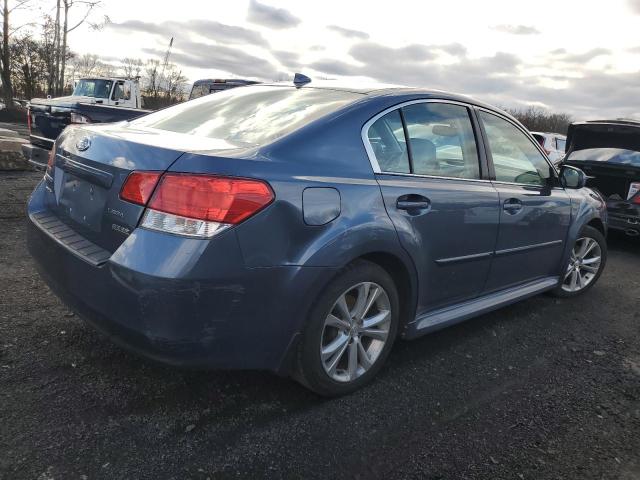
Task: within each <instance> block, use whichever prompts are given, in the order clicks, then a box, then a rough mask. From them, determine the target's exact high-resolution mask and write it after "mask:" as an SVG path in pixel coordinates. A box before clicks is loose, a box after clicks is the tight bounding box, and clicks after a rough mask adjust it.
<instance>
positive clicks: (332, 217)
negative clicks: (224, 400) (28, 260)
mask: <svg viewBox="0 0 640 480" xmlns="http://www.w3.org/2000/svg"><path fill="white" fill-rule="evenodd" d="M297 80H300V81H297V82H296V83H295V84H274V85H264V84H262V85H254V86H246V87H240V88H236V89H232V90H228V91H224V92H220V93H216V94H215V95H210V96H206V97H202V98H200V99H197V100H193V101H190V102H186V103H184V104H180V105H177V106H174V107H171V108H168V109H165V110H162V111H158V112H156V113H152V114H150V115H147V116H145V117H142V118H139V119H136V120H133V121H129V122H124V123H118V124H103V125H95V126H92V125H82V126H81V127H80V126H78V127H69V128H67V129H66V130H65V131H64V132H63V134H62V135H61V136H60V137H59V138H58V140H57V141H56V143H55V147H54V149H53V150H52V152H51V156H50V158H49V163H48V166H47V170H46V173H45V176H44V178H43V180H42V181H41V182H40V184H39V185H38V186H37V187H36V189H35V191H34V192H33V195H32V196H31V199H30V201H29V206H28V215H29V219H30V221H29V232H28V243H29V250H30V252H31V254H32V255H33V257H34V258H35V260H36V263H37V265H38V267H39V271H40V272H41V275H42V276H43V278H44V279H45V280H46V282H47V283H48V285H49V286H50V287H51V289H52V290H53V291H54V292H55V293H56V294H57V295H59V296H60V298H61V299H62V300H63V301H64V302H65V303H66V304H67V305H69V307H70V308H72V309H73V310H75V311H76V312H78V314H79V315H80V316H81V317H82V318H84V319H85V320H86V321H87V322H88V323H90V324H92V325H94V326H95V327H96V328H97V329H99V330H101V331H102V332H104V333H106V334H107V335H108V336H109V337H111V338H112V339H113V340H114V341H115V342H117V343H119V344H121V345H123V346H124V347H126V348H129V349H131V350H134V351H135V352H138V353H140V354H142V355H145V356H147V357H150V358H153V359H157V360H159V361H162V362H165V363H170V364H173V365H181V366H196V367H210V368H225V369H226V368H247V369H266V370H271V371H275V372H277V373H279V374H282V375H290V376H292V377H293V378H295V379H297V380H298V381H299V382H300V383H302V384H303V385H305V386H307V387H309V388H310V389H312V390H314V391H316V392H318V393H319V394H321V395H341V394H345V393H348V392H351V391H353V390H355V389H357V388H359V387H361V386H362V385H364V384H365V383H366V382H368V381H370V380H371V379H372V378H373V377H374V376H375V375H376V374H377V373H378V372H379V370H380V368H381V367H382V366H383V363H384V361H385V359H386V358H387V356H388V355H389V353H390V350H391V347H392V345H393V343H394V341H395V340H396V338H398V337H402V338H407V339H410V338H414V337H417V336H420V335H423V334H425V333H428V332H431V331H433V330H436V329H439V328H443V327H445V326H448V325H451V324H454V323H456V322H460V321H462V320H465V319H468V318H470V317H473V316H476V315H479V314H482V313H485V312H488V311H490V310H493V309H496V308H499V307H502V306H504V305H507V304H510V303H513V302H515V301H518V300H522V299H524V298H527V297H530V296H532V295H535V294H538V293H541V292H545V291H550V292H553V293H554V294H556V295H558V296H561V297H573V296H576V295H579V294H581V293H584V292H585V291H587V290H588V289H589V288H591V287H592V286H593V285H594V284H595V283H596V281H597V280H598V277H599V276H600V274H601V273H602V270H603V268H604V266H605V262H606V255H607V248H606V242H605V235H606V229H607V221H606V208H605V204H604V202H603V201H602V198H601V197H600V196H599V195H598V194H596V193H594V192H593V191H591V190H590V189H588V188H586V187H585V181H586V180H585V175H584V174H583V173H582V172H581V171H580V170H579V169H577V168H575V167H570V166H565V167H563V168H562V169H561V170H560V171H557V170H556V169H555V168H554V166H553V165H552V164H550V163H549V160H548V159H547V158H546V156H545V154H544V152H543V151H542V150H541V148H540V146H539V144H538V143H537V142H536V141H535V139H533V138H532V137H531V135H530V134H529V133H528V132H527V131H526V130H525V129H524V128H523V127H522V125H520V124H519V123H518V122H517V121H516V120H515V119H513V118H512V117H510V116H509V115H507V114H506V113H504V112H502V111H500V110H498V109H496V108H494V107H491V106H489V105H486V104H483V103H481V102H478V101H475V100H473V99H471V98H468V97H464V96H459V95H453V94H448V93H444V92H441V91H430V90H422V89H409V88H378V89H376V88H373V89H371V88H370V89H364V88H348V87H338V86H336V85H332V84H324V85H323V84H316V82H309V81H308V79H306V78H303V77H298V78H297Z"/></svg>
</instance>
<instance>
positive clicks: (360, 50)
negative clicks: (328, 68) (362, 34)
mask: <svg viewBox="0 0 640 480" xmlns="http://www.w3.org/2000/svg"><path fill="white" fill-rule="evenodd" d="M349 53H350V54H351V56H352V57H353V58H354V59H356V60H358V61H359V62H363V63H366V64H369V63H378V64H379V65H380V66H381V67H384V68H387V67H386V66H387V65H388V67H389V70H393V68H392V67H391V64H394V65H403V64H405V63H411V62H424V61H426V60H432V59H433V58H435V53H434V52H433V51H432V49H431V48H430V47H428V46H427V45H421V44H417V43H413V44H411V45H407V46H406V47H400V48H392V47H387V46H385V45H381V44H379V43H373V42H361V43H358V44H356V45H354V46H353V47H351V50H350V51H349ZM387 62H388V63H387ZM384 64H386V65H384Z"/></svg>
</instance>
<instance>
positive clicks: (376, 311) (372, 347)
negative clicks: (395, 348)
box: [295, 261, 399, 396]
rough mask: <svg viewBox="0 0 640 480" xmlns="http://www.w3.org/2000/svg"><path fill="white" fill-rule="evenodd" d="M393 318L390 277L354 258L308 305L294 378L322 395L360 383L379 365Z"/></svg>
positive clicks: (396, 307) (394, 307)
mask: <svg viewBox="0 0 640 480" xmlns="http://www.w3.org/2000/svg"><path fill="white" fill-rule="evenodd" d="M398 321H399V302H398V292H397V290H396V287H395V284H394V282H393V279H392V278H391V277H390V276H389V274H388V273H387V272H386V271H385V270H384V269H382V268H381V267H380V266H378V265H376V264H374V263H371V262H366V261H357V262H355V263H353V264H352V265H350V266H348V267H347V268H345V269H344V270H343V271H342V272H341V273H340V274H339V275H338V276H337V277H336V278H335V279H334V280H333V281H332V282H331V283H330V284H329V286H328V287H327V288H326V289H325V291H324V292H323V293H322V294H321V296H320V298H319V299H318V301H317V302H316V305H315V307H314V308H313V310H312V313H311V316H310V318H309V321H308V323H307V325H306V328H305V331H304V332H303V336H302V340H301V342H300V349H299V352H298V369H297V374H296V375H295V377H296V379H297V380H298V381H300V382H301V383H302V384H303V385H305V386H306V387H308V388H310V389H311V390H313V391H315V392H317V393H319V394H321V395H325V396H337V395H344V394H346V393H349V392H352V391H354V390H356V389H358V388H360V387H361V386H363V385H364V384H365V383H367V382H368V381H370V380H371V379H372V378H373V377H374V376H375V375H376V374H377V373H378V371H379V370H380V368H381V367H382V364H383V363H384V361H385V359H386V357H387V355H388V354H389V351H390V349H391V347H392V345H393V341H394V340H395V336H396V332H397V328H398Z"/></svg>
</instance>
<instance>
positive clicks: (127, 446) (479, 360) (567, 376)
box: [0, 172, 640, 480]
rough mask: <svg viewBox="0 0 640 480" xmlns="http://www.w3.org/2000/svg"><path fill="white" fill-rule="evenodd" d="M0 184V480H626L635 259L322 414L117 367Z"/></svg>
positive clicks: (637, 462)
mask: <svg viewBox="0 0 640 480" xmlns="http://www.w3.org/2000/svg"><path fill="white" fill-rule="evenodd" d="M41 176H42V174H41V173H33V172H31V173H30V172H23V173H1V172H0V227H1V228H0V292H1V293H0V478H1V479H6V480H13V479H40V480H51V479H56V480H58V479H65V480H66V479H202V480H204V479H207V478H209V479H217V478H235V477H237V478H304V479H312V478H322V479H324V478H361V479H375V478H385V479H396V478H416V479H418V478H420V479H425V478H426V479H503V478H504V479H515V480H518V479H625V480H627V479H628V480H631V479H640V335H639V334H640V242H638V241H632V240H631V239H626V238H623V237H620V236H612V237H610V239H609V243H610V256H609V263H608V266H607V269H606V271H605V273H604V275H603V277H602V278H601V279H600V281H599V283H598V285H596V286H595V288H593V289H592V290H591V291H590V292H589V294H588V295H586V296H584V297H582V298H579V299H573V300H558V299H554V298H552V297H549V296H545V295H542V296H538V297H535V298H532V299H530V300H528V301H525V302H522V303H520V304H517V305H514V306H512V307H508V308H504V309H502V310H499V311H497V312H494V313H491V314H488V315H484V316H482V317H479V318H477V319H474V320H471V321H468V322H466V323H464V324H461V325H459V326H456V327H453V328H449V329H446V330H444V331H441V332H438V333H435V334H432V335H429V336H427V337H424V338H422V339H419V340H416V341H413V342H399V343H398V344H397V345H396V347H395V348H394V351H393V352H392V354H391V357H390V359H389V362H388V365H387V366H386V368H385V369H383V371H382V372H381V375H380V376H379V378H378V379H377V381H375V382H374V383H373V384H372V385H370V386H369V387H367V388H365V389H363V390H361V391H359V392H357V393H355V394H353V395H350V396H348V397H344V398H340V399H336V400H325V399H321V398H318V397H317V396H315V395H313V394H312V393H310V392H308V391H306V390H305V389H304V388H302V387H300V386H299V385H297V384H296V383H294V382H292V381H289V380H287V379H283V378H278V377H276V376H274V375H271V374H268V373H262V372H193V371H182V370H177V369H173V368H168V367H164V366H160V365H157V364H155V363H152V362H150V361H147V360H144V359H142V358H139V357H137V356H134V355H132V354H129V353H126V352H124V351H122V350H121V349H120V348H118V347H116V346H114V345H113V344H111V343H110V342H109V341H108V340H106V339H105V338H103V337H102V336H101V335H99V334H97V333H95V332H94V331H93V330H92V329H91V328H90V327H88V326H87V325H85V324H84V323H82V321H80V320H79V319H78V318H77V317H76V316H74V315H73V314H72V313H70V312H69V311H68V310H67V309H66V308H65V307H64V306H63V305H62V304H61V303H60V302H59V301H58V300H57V298H56V297H54V296H53V295H52V294H51V293H50V292H49V291H48V289H47V287H46V286H45V285H44V284H43V282H42V281H41V280H40V278H39V277H38V275H37V274H36V272H35V271H34V267H33V263H32V261H31V259H30V257H29V255H28V254H27V251H26V248H25V225H26V220H25V215H24V205H25V201H26V199H27V197H28V195H29V193H30V191H31V190H32V189H33V187H34V185H35V184H36V182H37V181H38V180H39V178H41Z"/></svg>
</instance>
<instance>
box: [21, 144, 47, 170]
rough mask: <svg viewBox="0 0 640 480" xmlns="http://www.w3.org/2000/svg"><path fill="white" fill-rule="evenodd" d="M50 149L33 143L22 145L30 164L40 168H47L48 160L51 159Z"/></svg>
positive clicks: (23, 152)
mask: <svg viewBox="0 0 640 480" xmlns="http://www.w3.org/2000/svg"><path fill="white" fill-rule="evenodd" d="M49 152H50V150H46V149H44V148H42V147H39V146H37V145H33V144H32V143H25V144H23V145H22V154H23V155H24V156H25V158H26V159H27V161H28V162H29V164H30V165H32V166H34V167H35V168H37V169H39V170H44V169H46V168H47V161H48V160H49Z"/></svg>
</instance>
